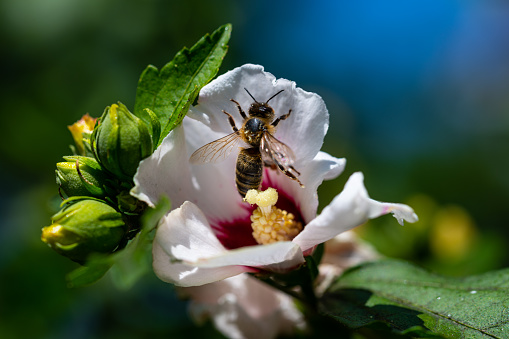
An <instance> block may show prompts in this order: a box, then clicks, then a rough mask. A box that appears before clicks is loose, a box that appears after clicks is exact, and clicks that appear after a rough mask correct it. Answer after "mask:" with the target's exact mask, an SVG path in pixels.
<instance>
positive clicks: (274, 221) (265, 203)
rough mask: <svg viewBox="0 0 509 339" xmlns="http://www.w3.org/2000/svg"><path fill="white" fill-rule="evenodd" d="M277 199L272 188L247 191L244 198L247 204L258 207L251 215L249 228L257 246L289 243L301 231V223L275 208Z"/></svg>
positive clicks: (290, 214) (275, 192)
mask: <svg viewBox="0 0 509 339" xmlns="http://www.w3.org/2000/svg"><path fill="white" fill-rule="evenodd" d="M277 199H278V194H277V191H276V190H275V189H274V188H268V189H267V190H265V191H257V190H249V191H248V192H247V194H246V197H245V198H244V200H245V201H247V202H248V203H250V204H256V205H258V208H257V209H255V210H254V211H253V214H252V215H251V227H252V228H253V237H254V238H255V240H256V241H257V242H258V243H259V244H270V243H273V242H277V241H291V240H292V239H293V238H295V237H296V236H297V235H298V234H299V233H300V231H302V223H301V222H298V221H296V220H295V216H294V215H293V214H292V213H288V212H287V211H284V210H281V209H279V208H277V207H276V206H275V204H276V202H277Z"/></svg>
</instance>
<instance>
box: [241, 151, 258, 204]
mask: <svg viewBox="0 0 509 339" xmlns="http://www.w3.org/2000/svg"><path fill="white" fill-rule="evenodd" d="M262 173H263V164H262V155H261V153H260V150H259V148H258V147H252V148H247V149H242V150H241V151H240V152H239V156H238V157H237V167H236V176H235V184H236V185H237V190H238V191H239V193H240V195H241V196H242V197H245V196H246V193H247V191H249V190H250V189H255V190H256V189H258V188H259V187H260V184H261V182H262Z"/></svg>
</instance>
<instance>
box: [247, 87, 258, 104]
mask: <svg viewBox="0 0 509 339" xmlns="http://www.w3.org/2000/svg"><path fill="white" fill-rule="evenodd" d="M244 89H245V90H246V92H247V94H249V96H250V97H251V98H253V100H254V101H255V102H256V103H258V101H256V99H255V98H254V96H253V95H251V93H249V91H248V90H247V88H245V87H244Z"/></svg>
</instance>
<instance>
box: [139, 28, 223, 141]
mask: <svg viewBox="0 0 509 339" xmlns="http://www.w3.org/2000/svg"><path fill="white" fill-rule="evenodd" d="M231 30H232V27H231V25H230V24H226V25H223V26H221V27H219V28H218V29H217V30H216V31H214V32H213V33H212V34H211V35H209V34H206V35H205V36H204V37H202V38H201V39H200V40H199V41H198V42H197V43H196V44H195V45H194V46H193V47H191V48H190V49H188V48H184V49H182V50H181V51H180V52H178V53H177V55H176V56H175V57H174V58H173V60H172V61H171V62H169V63H168V64H166V65H165V66H164V67H163V68H162V69H161V70H160V71H159V70H158V69H157V68H156V67H154V66H152V65H150V66H148V67H147V68H146V69H145V70H144V71H143V73H142V74H141V77H140V80H139V82H138V89H137V92H136V103H135V106H134V114H135V115H137V116H139V117H140V118H141V117H142V116H143V113H142V111H143V110H144V109H146V108H148V109H150V110H151V111H153V112H154V113H155V114H156V116H157V117H158V118H159V121H160V122H161V128H162V132H161V137H160V138H159V144H160V143H161V141H162V139H163V138H164V137H165V136H166V135H167V134H168V133H169V132H170V131H171V130H172V129H173V128H174V127H175V126H177V125H178V124H179V123H180V122H181V121H182V119H184V116H185V115H186V114H187V110H188V109H189V106H190V105H191V104H192V102H193V101H194V99H195V98H196V96H197V94H198V92H199V91H200V89H201V88H202V87H203V86H205V85H206V84H207V83H208V82H209V81H210V80H212V78H214V76H215V75H216V74H217V71H218V70H219V66H220V65H221V63H222V61H223V58H224V56H225V55H226V52H227V50H228V45H227V43H228V41H229V40H230V34H231Z"/></svg>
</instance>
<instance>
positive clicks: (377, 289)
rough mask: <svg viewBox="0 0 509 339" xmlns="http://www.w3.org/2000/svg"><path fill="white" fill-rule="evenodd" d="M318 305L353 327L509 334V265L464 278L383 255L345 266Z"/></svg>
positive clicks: (455, 334)
mask: <svg viewBox="0 0 509 339" xmlns="http://www.w3.org/2000/svg"><path fill="white" fill-rule="evenodd" d="M320 310H321V311H322V312H323V313H325V314H327V315H329V316H331V317H333V318H335V319H336V320H338V321H340V322H342V323H343V324H345V325H347V326H349V327H351V328H360V327H364V326H368V325H373V324H374V323H377V322H382V323H385V324H387V325H388V326H389V327H390V328H391V329H392V330H393V331H395V332H397V333H399V334H411V335H414V336H420V337H423V336H433V333H436V334H439V335H441V336H444V337H446V338H508V337H509V269H504V270H500V271H494V272H489V273H486V274H483V275H479V276H471V277H466V278H449V277H444V276H439V275H436V274H433V273H429V272H427V271H425V270H423V269H421V268H418V267H415V266H413V265H411V264H409V263H406V262H401V261H397V260H382V261H378V262H373V263H366V264H364V265H361V266H358V267H356V268H353V269H351V270H349V271H346V272H345V273H344V274H343V275H342V276H341V277H339V278H338V279H337V280H336V281H335V282H334V283H333V284H332V285H331V286H330V288H329V289H328V290H327V292H326V293H325V294H324V296H323V297H322V298H321V299H320Z"/></svg>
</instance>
